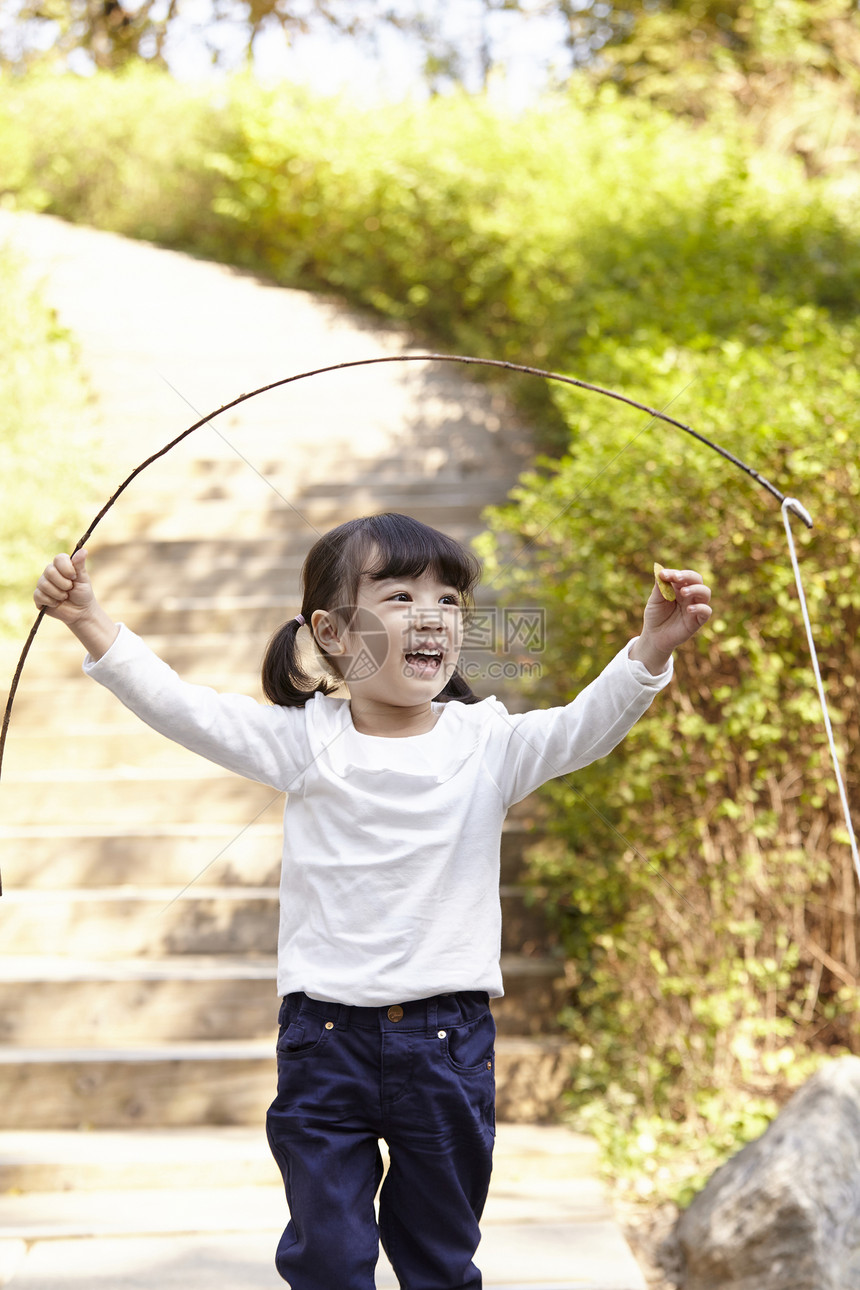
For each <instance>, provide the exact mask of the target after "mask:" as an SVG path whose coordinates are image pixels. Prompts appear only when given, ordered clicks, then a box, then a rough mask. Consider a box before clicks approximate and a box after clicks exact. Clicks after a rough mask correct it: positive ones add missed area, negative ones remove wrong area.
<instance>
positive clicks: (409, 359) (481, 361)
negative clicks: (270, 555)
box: [0, 354, 812, 896]
mask: <svg viewBox="0 0 860 1290" xmlns="http://www.w3.org/2000/svg"><path fill="white" fill-rule="evenodd" d="M417 362H423V363H431V362H432V363H465V364H470V365H473V366H478V367H495V368H500V369H502V370H503V371H507V372H519V373H521V374H523V375H525V376H539V377H542V378H543V379H544V380H547V381H560V382H562V383H563V384H564V385H574V386H576V387H577V389H580V390H588V391H590V392H591V393H592V394H602V395H605V397H606V398H609V399H615V400H616V401H617V402H618V403H626V404H627V405H628V407H631V408H636V409H637V410H638V411H640V412H646V413H647V414H648V415H649V416H651V417H654V418H655V419H656V420H658V421H664V422H665V423H666V424H667V425H670V426H674V427H675V429H676V430H682V431H683V432H684V434H688V435H691V436H692V438H694V439H697V440H698V441H699V443H703V444H704V445H705V446H706V447H708V448H711V449H712V450H713V451H714V452H716V453H719V455H720V456H721V457H724V458H725V460H726V461H729V462H731V463H732V465H733V466H737V467H738V469H740V470H742V471H744V473H745V474H747V475H749V476H750V478H751V479H754V480H755V481H756V483H757V484H760V485H761V487H762V488H765V489H766V490H767V491H768V492H769V493H770V494H771V496H772V497H775V498H776V500H777V501H778V502H779V503H780V504H782V503H783V502H784V501H785V500H786V499H785V494H784V493H781V492H780V491H779V489H778V488H776V487H775V486H774V485H773V484H772V483H771V482H770V480H768V479H765V477H764V475H762V474H760V473H759V472H758V471H757V470H754V469H753V467H752V466H749V465H747V463H746V462H745V461H741V459H740V457H736V456H735V455H734V453H732V452H729V451H728V449H727V448H723V447H721V446H720V445H719V444H718V443H715V442H714V441H713V440H712V439H708V438H706V437H705V435H703V434H700V433H699V432H698V431H697V430H693V429H692V427H691V426H688V425H685V424H684V423H683V421H677V420H676V419H675V418H674V417H670V416H668V415H667V414H666V413H665V412H658V411H657V409H656V408H650V407H648V405H647V404H645V403H639V402H638V401H637V400H636V399H631V398H629V397H628V396H627V395H626V394H619V393H618V391H617V390H609V389H606V388H605V387H604V386H602V385H593V384H592V383H591V382H590V381H582V380H580V379H579V378H578V377H575V376H565V375H564V374H563V373H561V372H549V371H546V370H544V369H543V368H540V367H531V366H528V365H527V364H524V363H510V362H507V361H506V360H504V359H500V358H474V357H470V356H468V355H463V354H391V355H386V356H384V357H382V358H360V359H353V360H351V361H349V362H345V363H332V364H330V365H328V366H327V367H317V368H313V369H312V370H311V371H308V372H298V373H296V374H295V375H293V376H285V377H283V378H282V379H281V380H278V381H272V382H271V383H270V384H269V385H262V386H260V388H259V389H257V390H251V391H250V393H248V394H240V395H239V397H238V398H235V399H232V400H231V401H230V402H229V403H225V404H223V406H222V407H220V408H216V409H215V411H214V412H210V413H208V414H207V415H206V416H205V417H201V418H200V420H199V421H195V422H194V424H193V425H191V426H189V427H188V429H187V430H183V432H182V434H179V435H177V436H176V438H175V439H171V440H170V442H169V443H167V444H165V445H164V447H163V448H160V449H159V450H158V452H155V453H153V454H152V456H151V457H147V459H146V461H142V462H141V463H140V465H139V466H136V467H135V468H134V470H133V471H132V472H131V474H130V475H129V476H128V477H127V478H126V479H124V480H123V481H122V483H121V484H120V486H119V488H118V489H117V490H116V492H115V493H113V494H112V495H111V496H110V497H109V498H108V500H107V501H106V502H105V504H104V506H103V507H102V508H101V510H100V511H99V512H98V514H97V515H96V516H95V517H94V518H93V520H92V522H91V523H90V525H89V527H88V528H87V529H86V531H85V532H84V533H83V534H82V536H81V537H80V539H79V540H78V542H77V545H76V546H75V551H80V549H81V547H83V546H84V545H85V543H86V542H88V541H89V539H90V537H91V536H92V534H93V533H94V532H95V530H96V528H97V527H98V525H99V524H100V523H101V521H102V520H103V519H104V517H105V516H106V515H107V513H108V511H109V510H110V509H111V507H112V506H113V505H114V504H115V503H116V501H117V500H118V499H119V498H120V497H121V496H122V494H123V493H124V492H125V490H126V489H127V488H128V486H129V484H131V482H132V481H133V480H135V479H137V477H138V475H140V474H142V473H143V471H144V470H146V469H147V468H148V467H149V466H151V465H152V464H153V463H154V462H156V461H158V460H159V458H161V457H164V456H165V455H166V454H167V453H168V452H170V451H171V449H173V448H175V447H176V446H177V444H180V443H182V441H183V439H187V438H188V436H189V435H190V434H193V433H194V431H195V430H199V429H200V428H201V426H204V425H206V424H207V423H208V422H210V421H214V420H215V418H216V417H220V416H221V415H222V414H223V413H224V412H229V411H230V409H231V408H237V407H238V406H239V405H240V404H241V403H247V401H248V400H249V399H254V398H256V397H257V396H258V395H260V394H267V393H268V392H269V391H270V390H277V389H279V388H281V387H282V386H285V385H291V384H293V383H294V382H295V381H304V380H307V379H308V378H309V377H312V376H324V375H326V374H327V373H330V372H339V371H344V370H346V369H347V368H354V367H371V366H373V365H374V364H376V363H417ZM797 513H799V512H797ZM801 518H802V519H803V522H804V523H805V524H807V526H808V527H809V528H812V520H811V519H810V518H809V516H808V515H807V514H806V513H805V512H804V514H803V515H802V516H801ZM44 616H45V610H44V609H40V610H39V614H38V617H37V618H36V621H35V622H34V623H33V626H32V627H31V629H30V634H29V635H28V637H27V640H26V641H25V643H24V648H23V649H22V651H21V656H20V658H19V659H18V665H17V667H16V668H15V675H14V676H13V678H12V684H11V685H10V687H9V695H8V698H7V700H6V709H5V712H4V713H3V726H2V729H0V774H2V769H3V755H4V753H5V750H6V738H7V735H8V733H9V723H10V721H11V718H12V706H13V704H14V702H15V695H16V693H17V691H18V684H19V682H20V680H21V674H22V672H23V670H24V664H25V663H26V661H27V656H28V654H29V653H30V649H31V647H32V645H33V641H34V640H35V639H36V633H37V632H38V630H39V627H40V625H41V622H42V619H43V618H44ZM2 894H3V883H2V877H0V896H2Z"/></svg>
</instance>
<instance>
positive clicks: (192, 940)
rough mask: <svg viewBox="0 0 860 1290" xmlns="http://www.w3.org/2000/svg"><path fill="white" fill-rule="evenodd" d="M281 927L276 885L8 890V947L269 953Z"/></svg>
mask: <svg viewBox="0 0 860 1290" xmlns="http://www.w3.org/2000/svg"><path fill="white" fill-rule="evenodd" d="M277 933H278V890H277V888H276V887H241V888H209V887H205V886H203V885H202V884H201V885H200V886H195V887H192V888H191V890H190V891H189V892H186V893H185V894H182V893H181V892H180V891H178V890H177V889H175V888H172V887H164V888H146V889H141V890H137V889H135V888H132V887H129V888H84V889H75V888H73V889H70V890H68V891H54V890H51V891H15V890H12V891H9V892H8V893H5V894H4V897H3V927H2V946H3V953H4V954H16V955H41V954H47V955H52V954H56V953H57V951H58V950H60V951H61V953H62V954H64V955H69V956H72V957H75V958H86V957H88V956H91V957H95V958H97V959H101V960H105V959H112V958H127V957H128V956H129V955H143V956H146V957H151V956H158V955H167V956H171V955H182V954H195V955H199V954H204V955H205V954H224V955H230V954H240V955H256V956H259V955H271V954H274V953H275V950H276V946H277Z"/></svg>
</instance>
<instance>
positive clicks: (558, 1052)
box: [0, 1035, 576, 1130]
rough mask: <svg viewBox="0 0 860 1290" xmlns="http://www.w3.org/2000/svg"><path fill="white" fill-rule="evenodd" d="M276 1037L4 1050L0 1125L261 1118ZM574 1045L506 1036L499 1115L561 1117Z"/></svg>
mask: <svg viewBox="0 0 860 1290" xmlns="http://www.w3.org/2000/svg"><path fill="white" fill-rule="evenodd" d="M274 1045H275V1040H274V1035H273V1036H272V1038H270V1039H268V1040H243V1041H241V1042H238V1041H226V1040H209V1041H205V1042H203V1041H199V1042H196V1043H176V1044H167V1043H163V1044H156V1043H151V1044H140V1045H137V1046H132V1045H123V1046H112V1047H109V1048H63V1047H54V1048H45V1047H41V1048H2V1049H0V1129H2V1130H8V1129H22V1128H39V1129H75V1128H82V1127H88V1128H94V1129H107V1128H144V1127H148V1126H152V1127H156V1128H170V1127H188V1126H194V1125H198V1126H202V1125H243V1124H244V1125H251V1124H261V1123H262V1122H263V1118H264V1117H265V1112H266V1108H267V1107H268V1105H269V1103H270V1102H271V1100H272V1097H273V1096H274V1089H275V1083H276V1075H275V1071H276V1063H275V1057H274ZM575 1055H576V1052H575V1048H574V1046H573V1045H571V1044H570V1043H569V1042H568V1041H566V1040H565V1039H564V1038H563V1037H555V1036H554V1037H551V1038H535V1039H531V1038H504V1037H502V1038H500V1039H499V1040H498V1043H497V1046H496V1113H497V1116H498V1118H499V1119H500V1120H506V1119H513V1120H519V1121H531V1122H541V1121H546V1120H552V1119H554V1118H555V1116H556V1114H557V1110H558V1106H559V1101H560V1098H561V1096H562V1093H563V1091H564V1089H565V1087H566V1086H567V1084H568V1081H569V1078H570V1072H571V1070H572V1066H573V1062H574V1060H575Z"/></svg>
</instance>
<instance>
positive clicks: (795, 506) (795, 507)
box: [782, 497, 860, 882]
mask: <svg viewBox="0 0 860 1290" xmlns="http://www.w3.org/2000/svg"><path fill="white" fill-rule="evenodd" d="M789 511H791V512H793V514H795V515H797V516H799V517H800V519H802V520H803V522H804V524H806V525H807V526H808V527H809V528H811V527H812V520H811V519H810V518H809V513H808V512H807V510H806V509H805V507H803V506H801V504H800V502H798V501H797V499H796V498H794V497H786V499H785V501H784V502H783V503H782V521H783V524H784V525H785V532H786V535H787V537H788V549H789V552H790V554H791V565H792V568H793V569H794V580H795V582H796V583H797V594H798V596H799V597H800V608H801V611H802V613H803V622H804V625H805V627H806V639H807V640H808V641H809V652H810V654H811V655H812V670H813V672H814V673H815V683H816V685H817V686H818V697H819V699H820V700H821V711H822V712H823V714H824V727H825V729H826V731H827V741H828V743H829V744H830V757H831V760H832V762H833V769H834V771H835V772H836V783H837V784H838V786H839V797H840V799H841V801H842V810H843V812H844V813H845V823H846V825H847V828H848V840H849V843H850V845H851V855H852V856H853V859H854V872H855V873H856V874H857V881H858V882H860V854H858V851H857V835H856V833H855V832H854V825H853V824H852V822H851V811H850V809H849V806H848V794H847V793H846V792H845V784H844V783H843V781H842V772H841V770H840V769H839V758H838V756H837V753H836V741H835V740H834V738H833V727H832V725H831V724H830V713H829V711H828V708H827V699H826V697H825V694H824V686H823V684H822V681H821V669H820V668H819V666H818V654H817V653H816V650H815V641H814V640H813V639H812V623H811V622H810V620H809V610H808V609H807V607H806V596H805V594H804V591H803V579H802V578H801V576H800V565H799V564H798V561H797V552H796V550H795V548H794V536H793V534H792V532H791V523H790V522H789V518H788V513H789Z"/></svg>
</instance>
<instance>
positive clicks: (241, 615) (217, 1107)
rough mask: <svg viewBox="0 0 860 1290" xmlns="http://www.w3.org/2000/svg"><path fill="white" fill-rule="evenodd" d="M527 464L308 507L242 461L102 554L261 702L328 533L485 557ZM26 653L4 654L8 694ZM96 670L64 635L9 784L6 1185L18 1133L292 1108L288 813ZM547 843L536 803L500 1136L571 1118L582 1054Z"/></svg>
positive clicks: (517, 823)
mask: <svg viewBox="0 0 860 1290" xmlns="http://www.w3.org/2000/svg"><path fill="white" fill-rule="evenodd" d="M511 466H512V463H511V461H510V460H504V459H503V460H501V461H498V460H497V461H495V462H494V463H493V468H492V469H488V470H487V471H486V472H484V473H483V474H482V475H481V477H480V478H479V479H477V480H476V479H464V478H463V474H462V472H459V473H458V471H457V466H456V461H455V462H453V464H452V463H451V461H448V462H446V463H443V464H441V465H440V467H439V468H438V469H437V471H436V472H435V474H428V473H426V472H423V473H422V472H421V471H419V470H415V469H414V467H413V468H412V470H410V463H409V462H408V461H405V460H403V459H398V460H397V461H396V462H394V463H392V462H391V461H389V462H388V463H386V462H380V463H377V468H376V469H375V470H374V471H373V472H367V471H365V472H362V471H361V470H358V471H356V472H355V477H354V478H350V471H349V468H348V464H347V465H346V466H343V467H342V469H341V472H340V478H339V480H335V481H334V482H332V480H331V479H329V480H327V481H326V482H325V483H322V482H314V483H310V484H307V485H306V486H305V487H304V488H301V489H298V490H291V489H290V488H289V485H288V479H287V469H286V465H285V464H284V463H280V462H275V463H270V464H269V466H268V468H267V470H266V472H265V475H266V479H267V480H268V482H269V484H270V487H269V489H268V490H267V489H265V488H263V487H262V484H261V479H260V476H259V474H255V473H254V472H253V471H249V470H248V467H247V466H245V465H244V464H243V463H242V462H237V461H236V460H235V459H234V458H232V457H230V456H229V455H222V456H221V457H220V458H217V459H212V458H210V457H202V458H199V459H197V458H194V457H191V458H190V460H189V461H188V463H187V464H186V467H185V468H184V469H185V471H186V474H185V477H184V478H183V479H180V480H178V479H177V478H176V477H172V478H171V479H170V480H169V490H170V491H171V492H173V493H174V494H175V493H176V492H177V491H181V493H182V495H183V501H182V505H181V507H179V508H176V507H171V506H170V505H169V504H168V501H167V497H166V492H167V489H166V488H165V487H164V485H163V481H162V487H159V486H158V485H156V486H155V487H153V488H152V489H150V490H146V491H145V492H142V493H141V494H140V498H141V500H138V501H136V502H135V501H133V502H132V504H131V505H129V506H127V507H126V510H125V513H124V515H123V517H122V522H121V526H120V532H119V533H118V534H117V533H116V531H115V533H114V536H113V539H112V540H111V541H109V542H108V543H106V544H104V545H100V544H99V542H98V541H97V540H96V541H94V542H93V543H92V544H91V566H92V570H93V577H94V580H95V582H96V586H97V589H98V592H99V595H100V597H101V598H102V600H103V601H104V603H105V604H106V605H107V606H108V607H109V608H110V610H111V612H112V613H113V614H114V615H115V616H116V617H121V618H122V619H123V620H124V621H126V622H127V623H128V624H129V626H131V627H133V628H134V629H135V630H137V631H139V632H141V633H142V634H144V635H145V636H146V637H147V639H148V640H149V641H150V642H151V644H152V645H153V646H154V648H155V649H156V650H157V651H158V652H159V653H160V654H161V655H162V656H163V657H164V658H166V659H167V660H168V661H169V662H170V663H171V664H172V665H173V666H175V667H176V668H177V670H178V671H180V673H181V674H182V675H184V676H186V677H187V678H188V679H190V680H198V681H203V682H205V683H207V684H211V685H213V686H214V687H215V688H221V689H232V690H240V691H243V692H249V693H257V694H258V693H259V683H258V669H259V662H260V658H261V655H262V651H263V648H264V645H265V641H266V639H267V637H268V635H269V633H270V632H271V631H272V630H273V629H274V628H275V627H276V626H277V625H278V624H279V623H280V622H281V621H283V619H284V618H285V617H288V616H290V615H291V614H293V613H294V612H296V611H297V609H298V575H299V570H300V567H301V562H302V559H303V557H304V554H305V551H306V550H307V547H308V544H309V541H310V540H312V539H313V536H314V532H313V531H312V530H317V531H324V530H325V529H328V528H330V527H332V526H333V525H334V524H337V523H339V522H341V521H342V520H343V519H346V518H349V517H352V516H354V515H356V514H360V513H365V512H367V511H371V510H382V509H397V510H403V511H408V512H409V513H410V514H413V515H416V516H418V517H419V518H422V519H425V520H427V521H428V522H430V523H433V524H435V525H436V526H438V527H440V528H443V529H445V530H446V531H448V532H450V533H452V534H453V535H454V536H456V537H459V538H460V539H462V540H468V538H469V537H470V536H472V534H474V533H475V532H477V531H478V530H479V529H480V527H481V524H480V510H481V507H482V505H484V504H486V503H488V502H490V501H496V500H501V499H502V497H503V496H504V495H505V492H506V489H507V487H509V485H510V482H511ZM395 467H396V469H395ZM261 489H262V491H261ZM275 490H277V494H278V495H276V491H275ZM283 499H286V504H285V501H284V500H283ZM117 527H118V526H117V525H116V524H115V526H114V528H115V530H116V528H117ZM122 528H124V529H125V530H126V531H125V533H124V534H123V533H122V531H121V529H122ZM14 653H15V651H14V650H12V649H10V648H4V649H3V652H2V658H0V662H2V665H3V669H4V671H5V672H6V673H7V674H8V675H11V672H12V667H13V661H14V659H13V655H14ZM80 661H81V654H80V649H79V647H78V646H77V643H76V642H75V641H74V640H73V639H71V637H69V636H68V634H67V633H66V631H65V629H63V628H62V627H60V626H59V625H58V624H55V623H53V622H51V621H50V620H46V621H45V623H44V624H43V628H42V633H41V634H40V638H39V640H38V641H37V643H36V646H35V647H34V650H33V652H32V655H31V658H30V660H29V662H28V666H27V669H26V671H25V674H24V678H23V680H22V683H21V688H20V690H19V694H18V698H17V701H16V707H15V712H14V716H13V723H12V728H11V732H10V737H9V742H8V746H7V757H6V765H5V767H4V781H3V784H2V785H0V843H2V856H3V874H4V885H5V894H4V897H3V899H2V902H0V947H2V957H0V1043H2V1047H0V1129H2V1130H4V1131H7V1133H12V1138H11V1139H7V1149H6V1153H5V1157H4V1161H3V1164H2V1169H0V1173H2V1180H0V1181H2V1183H4V1184H5V1186H6V1187H7V1188H8V1187H10V1186H16V1185H19V1184H18V1183H16V1177H19V1182H20V1183H23V1185H24V1186H25V1187H26V1186H27V1183H26V1181H25V1177H26V1172H27V1170H26V1162H25V1161H23V1160H21V1161H18V1162H17V1164H18V1165H19V1166H20V1175H18V1174H16V1161H15V1159H14V1154H15V1153H14V1141H13V1140H14V1131H20V1130H23V1129H39V1130H44V1131H48V1130H72V1129H81V1128H87V1129H93V1130H101V1131H104V1132H109V1131H114V1130H117V1129H129V1128H138V1129H146V1130H148V1131H150V1132H152V1131H156V1130H158V1131H163V1130H168V1129H176V1130H184V1131H187V1130H188V1129H193V1128H194V1127H196V1126H213V1125H219V1126H233V1127H240V1126H246V1125H258V1126H259V1125H262V1123H263V1119H264V1115H265V1109H266V1107H267V1105H268V1103H269V1101H270V1100H271V1097H272V1096H273V1090H274V1075H275V1068H274V1055H273V1047H274V1032H275V1025H276V1015H277V998H276V994H275V983H274V981H275V946H276V935H277V905H278V891H277V884H278V868H279V856H280V841H279V840H280V817H281V812H282V808H283V800H282V795H281V794H275V793H273V792H272V790H271V789H267V788H265V787H262V786H260V785H257V784H253V783H250V782H247V781H244V780H241V779H239V778H237V777H235V776H232V775H230V774H228V773H227V772H223V771H221V770H220V769H219V768H217V767H214V766H211V765H209V764H208V763H206V762H204V761H202V760H201V759H199V758H197V757H194V756H192V755H191V754H188V753H186V752H185V751H184V750H183V749H181V748H178V747H175V746H173V745H172V744H170V743H169V742H168V741H166V740H164V739H162V738H161V737H160V736H158V735H156V734H155V733H154V732H152V731H150V730H149V729H148V728H146V727H145V726H143V725H142V724H141V723H139V722H138V721H137V720H136V719H135V718H133V717H132V716H131V715H130V714H129V713H127V712H126V711H125V710H124V709H123V708H122V707H121V705H120V704H118V703H117V702H116V700H114V699H113V697H112V696H111V695H109V694H107V693H106V692H105V691H103V690H102V689H101V688H100V687H97V686H96V685H94V684H92V683H91V682H88V681H87V680H86V679H85V678H83V677H82V676H81V675H80ZM485 661H486V659H485ZM477 688H479V690H480V689H481V687H477ZM508 698H509V701H511V700H513V699H515V696H508ZM531 823H532V809H530V806H529V804H528V803H526V804H523V805H522V806H521V807H520V808H518V809H517V810H516V811H515V812H513V813H512V815H511V817H510V818H509V820H508V822H507V826H506V830H505V835H504V842H503V873H502V900H503V908H504V928H505V931H504V945H503V951H504V961H503V967H504V976H505V982H506V991H507V992H506V995H505V998H504V999H502V1000H499V1001H498V1003H497V1006H496V1008H495V1011H496V1017H497V1022H498V1027H499V1036H500V1037H499V1046H498V1056H497V1070H498V1110H499V1116H500V1118H502V1119H508V1120H518V1121H540V1120H545V1119H548V1118H552V1116H553V1114H554V1112H555V1111H556V1109H557V1104H558V1097H559V1093H560V1090H561V1088H562V1086H563V1083H564V1080H565V1075H566V1070H567V1067H568V1062H569V1058H570V1053H569V1050H568V1047H567V1045H566V1044H565V1041H564V1039H563V1038H562V1037H561V1036H560V1035H559V1033H558V1030H557V1026H556V1023H555V1018H556V1015H557V1013H558V1010H559V1008H560V1006H561V1005H562V1003H563V1001H564V997H565V982H564V973H563V965H562V963H561V961H560V959H559V958H558V957H557V956H556V954H555V953H554V951H553V947H552V945H551V944H550V942H549V939H548V936H547V932H546V928H545V925H544V922H543V918H542V915H541V911H540V909H539V908H538V907H536V906H534V905H533V904H530V903H529V901H528V900H527V898H526V893H525V892H524V889H523V886H522V853H523V846H524V844H525V842H526V840H527V839H528V837H529V830H530V827H531ZM10 1150H11V1158H10V1156H9V1152H10ZM43 1164H45V1162H43Z"/></svg>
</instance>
